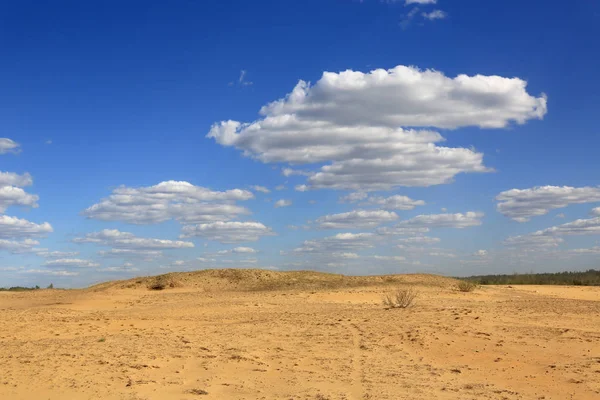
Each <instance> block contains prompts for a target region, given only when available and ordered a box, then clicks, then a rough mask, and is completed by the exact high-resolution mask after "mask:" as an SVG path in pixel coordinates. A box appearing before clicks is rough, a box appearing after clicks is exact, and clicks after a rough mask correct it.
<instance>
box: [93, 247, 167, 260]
mask: <svg viewBox="0 0 600 400" xmlns="http://www.w3.org/2000/svg"><path fill="white" fill-rule="evenodd" d="M98 255H99V256H101V257H115V258H143V259H145V260H153V259H155V258H159V257H162V255H163V253H162V251H160V250H141V249H110V250H101V251H99V252H98Z"/></svg>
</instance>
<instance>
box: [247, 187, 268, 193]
mask: <svg viewBox="0 0 600 400" xmlns="http://www.w3.org/2000/svg"><path fill="white" fill-rule="evenodd" d="M252 189H254V190H256V191H257V192H261V193H271V191H270V190H269V189H267V188H266V187H264V186H259V185H254V186H252Z"/></svg>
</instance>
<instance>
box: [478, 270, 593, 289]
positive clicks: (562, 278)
mask: <svg viewBox="0 0 600 400" xmlns="http://www.w3.org/2000/svg"><path fill="white" fill-rule="evenodd" d="M468 279H469V280H472V281H477V282H479V284H480V285H576V286H600V270H594V269H589V270H587V271H580V272H556V273H542V274H534V273H530V274H510V275H508V274H506V275H479V276H472V277H469V278H468Z"/></svg>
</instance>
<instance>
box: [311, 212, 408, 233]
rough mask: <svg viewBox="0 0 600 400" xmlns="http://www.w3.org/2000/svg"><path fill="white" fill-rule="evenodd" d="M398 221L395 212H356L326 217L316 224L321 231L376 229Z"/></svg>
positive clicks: (318, 220)
mask: <svg viewBox="0 0 600 400" xmlns="http://www.w3.org/2000/svg"><path fill="white" fill-rule="evenodd" d="M397 219H398V215H397V214H396V213H395V212H391V211H385V210H354V211H350V212H346V213H341V214H332V215H325V216H323V217H320V218H318V219H317V220H316V221H315V222H316V223H317V226H318V228H320V229H364V228H374V227H376V226H378V225H381V224H384V223H386V222H392V221H395V220H397Z"/></svg>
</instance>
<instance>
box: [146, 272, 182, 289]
mask: <svg viewBox="0 0 600 400" xmlns="http://www.w3.org/2000/svg"><path fill="white" fill-rule="evenodd" d="M174 287H177V285H176V284H175V281H174V280H173V278H171V277H170V276H168V275H159V276H156V277H154V279H152V280H151V281H150V282H148V289H150V290H164V289H166V288H174Z"/></svg>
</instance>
